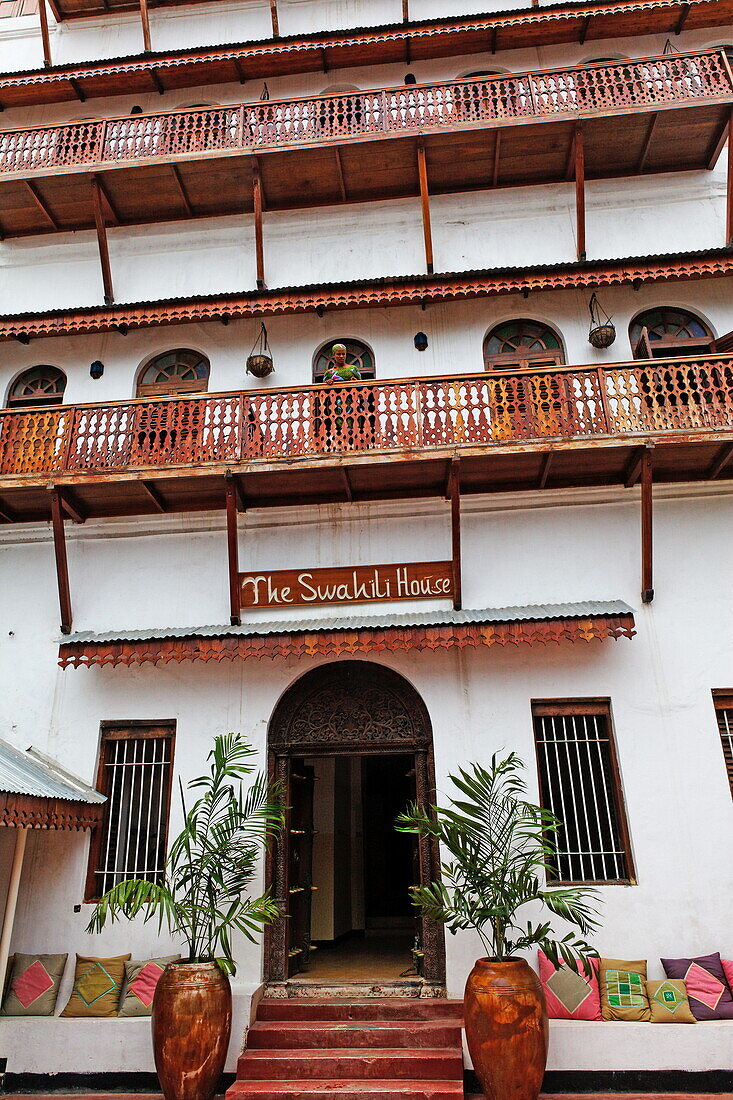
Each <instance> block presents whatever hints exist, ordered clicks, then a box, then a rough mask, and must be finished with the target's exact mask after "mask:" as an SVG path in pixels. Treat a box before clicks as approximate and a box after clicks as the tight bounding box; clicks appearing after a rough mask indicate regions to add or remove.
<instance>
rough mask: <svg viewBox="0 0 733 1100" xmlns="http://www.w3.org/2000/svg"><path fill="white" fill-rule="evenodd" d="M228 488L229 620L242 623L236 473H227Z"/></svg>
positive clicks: (237, 624)
mask: <svg viewBox="0 0 733 1100" xmlns="http://www.w3.org/2000/svg"><path fill="white" fill-rule="evenodd" d="M226 489H227V550H228V555H229V622H230V623H231V624H232V626H239V625H240V623H241V621H242V620H241V617H240V611H241V606H240V605H241V599H240V596H239V541H238V530H237V489H236V485H235V484H234V475H233V474H231V473H227V475H226Z"/></svg>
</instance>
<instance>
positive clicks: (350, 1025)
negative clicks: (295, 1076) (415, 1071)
mask: <svg viewBox="0 0 733 1100" xmlns="http://www.w3.org/2000/svg"><path fill="white" fill-rule="evenodd" d="M460 1045H461V1025H460V1022H459V1021H458V1020H441V1019H439V1018H437V1017H436V1018H435V1019H432V1020H410V1021H399V1020H397V1021H392V1022H389V1021H386V1022H385V1021H384V1020H307V1021H305V1020H301V1021H292V1020H287V1021H283V1020H269V1021H257V1023H254V1024H253V1025H252V1027H250V1029H249V1031H248V1032H247V1049H248V1050H305V1049H311V1050H312V1049H316V1050H318V1049H321V1048H323V1047H349V1048H351V1049H352V1050H355V1049H357V1048H369V1049H373V1048H379V1047H432V1048H436V1047H460Z"/></svg>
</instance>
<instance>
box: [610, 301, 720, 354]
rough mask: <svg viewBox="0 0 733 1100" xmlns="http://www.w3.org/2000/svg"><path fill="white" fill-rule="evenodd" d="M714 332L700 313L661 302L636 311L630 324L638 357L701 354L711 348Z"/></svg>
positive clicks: (632, 346) (635, 352) (633, 344)
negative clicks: (637, 312) (662, 304)
mask: <svg viewBox="0 0 733 1100" xmlns="http://www.w3.org/2000/svg"><path fill="white" fill-rule="evenodd" d="M712 339H713V334H712V332H711V331H710V328H709V327H708V325H707V324H706V322H705V321H703V320H702V318H701V317H698V315H697V314H696V313H693V312H692V311H691V310H689V309H677V308H676V307H673V306H659V307H658V308H657V309H645V310H644V312H643V313H639V314H637V316H636V317H635V318H634V320H633V321H632V322H631V324H630V326H629V340H630V341H631V351H632V354H633V356H634V358H635V359H666V358H674V357H676V356H679V355H701V354H704V353H705V352H707V351H709V350H710V342H711V341H712Z"/></svg>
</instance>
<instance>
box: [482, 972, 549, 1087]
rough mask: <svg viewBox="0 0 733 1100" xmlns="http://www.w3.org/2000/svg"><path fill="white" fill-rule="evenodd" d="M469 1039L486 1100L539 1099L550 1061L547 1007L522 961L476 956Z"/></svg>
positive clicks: (535, 979) (534, 978)
mask: <svg viewBox="0 0 733 1100" xmlns="http://www.w3.org/2000/svg"><path fill="white" fill-rule="evenodd" d="M464 1015H465V1026H466V1039H467V1041H468V1049H469V1051H470V1053H471V1059H472V1061H473V1068H474V1070H475V1071H476V1076H477V1077H478V1079H479V1084H480V1085H481V1088H482V1090H483V1093H484V1096H486V1097H487V1100H537V1096H538V1095H539V1091H540V1088H541V1086H542V1077H543V1074H544V1072H545V1064H546V1062H547V1045H548V1039H549V1028H548V1026H547V1006H546V1004H545V995H544V993H543V991H542V986H541V985H540V981H539V978H538V977H537V975H536V974H535V972H534V970H532V968H531V967H530V966H529V965H528V963H526V962H525V961H524V960H523V959H507V960H506V961H504V962H498V961H496V960H495V959H477V961H476V964H475V966H474V968H473V970H472V971H471V973H470V974H469V975H468V981H467V982H466V993H465V999H464Z"/></svg>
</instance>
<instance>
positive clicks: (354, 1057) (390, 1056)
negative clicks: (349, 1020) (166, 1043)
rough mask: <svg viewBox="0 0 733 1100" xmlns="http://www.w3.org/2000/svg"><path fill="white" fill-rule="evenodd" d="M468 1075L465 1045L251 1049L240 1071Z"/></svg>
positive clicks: (300, 1075)
mask: <svg viewBox="0 0 733 1100" xmlns="http://www.w3.org/2000/svg"><path fill="white" fill-rule="evenodd" d="M459 1075H460V1077H461V1080H462V1079H463V1059H462V1056H461V1052H460V1049H457V1048H446V1049H442V1050H441V1049H436V1050H426V1049H424V1048H423V1049H421V1050H410V1049H406V1048H404V1047H396V1048H390V1047H382V1048H381V1049H379V1050H368V1049H365V1050H359V1049H351V1050H347V1049H343V1048H333V1049H332V1048H327V1049H325V1050H324V1049H321V1050H246V1051H245V1052H244V1054H243V1055H242V1056H241V1057H240V1059H239V1062H238V1063H237V1077H238V1078H240V1079H244V1080H249V1081H333V1080H334V1079H336V1080H342V1079H347V1080H351V1081H364V1080H366V1081H372V1080H375V1079H377V1080H380V1081H390V1080H392V1079H396V1080H409V1081H451V1080H453V1081H454V1080H457V1079H458V1076H459Z"/></svg>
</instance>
